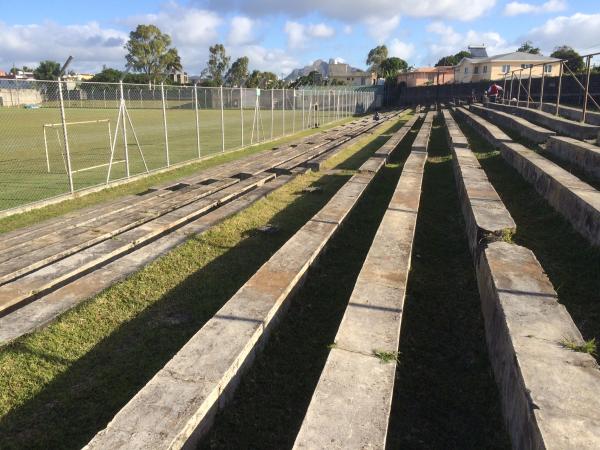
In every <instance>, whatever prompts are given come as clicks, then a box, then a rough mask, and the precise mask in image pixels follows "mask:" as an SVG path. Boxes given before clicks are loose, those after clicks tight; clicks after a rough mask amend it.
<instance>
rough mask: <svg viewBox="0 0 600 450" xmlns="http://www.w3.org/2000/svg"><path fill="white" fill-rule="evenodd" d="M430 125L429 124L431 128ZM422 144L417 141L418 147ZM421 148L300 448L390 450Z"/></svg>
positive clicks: (380, 236)
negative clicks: (393, 357)
mask: <svg viewBox="0 0 600 450" xmlns="http://www.w3.org/2000/svg"><path fill="white" fill-rule="evenodd" d="M428 124H429V126H430V122H429V123H424V124H423V126H427V125H428ZM413 148H414V147H413ZM421 148H422V147H421V146H419V147H417V149H416V150H415V151H413V152H412V153H411V154H410V156H409V157H408V159H407V160H406V163H405V164H404V168H403V171H402V175H401V177H400V180H399V181H398V184H397V186H396V189H395V191H394V194H393V196H392V199H391V201H390V204H389V206H388V208H387V210H386V212H385V214H384V216H383V219H382V221H381V224H380V225H379V228H378V230H377V233H376V235H375V238H374V240H373V243H372V245H371V248H370V249H369V253H368V254H367V257H366V259H365V262H364V264H363V267H362V270H361V272H360V274H359V276H358V279H357V280H356V284H355V286H354V290H353V292H352V295H351V297H350V300H349V303H348V307H347V308H346V312H345V313H344V317H343V318H342V321H341V324H340V327H339V330H338V332H337V335H336V338H335V345H334V347H333V348H332V350H331V352H330V353H329V356H328V358H327V361H326V363H325V367H324V369H323V373H322V374H321V377H320V379H319V382H318V384H317V387H316V389H315V392H314V394H313V397H312V400H311V402H310V405H309V407H308V411H307V413H306V416H305V417H304V420H303V422H302V427H301V428H300V432H299V434H298V436H297V438H296V442H295V444H294V448H296V449H304V448H307V449H316V448H340V449H359V448H384V447H385V440H386V435H387V426H388V420H389V414H390V408H391V404H392V396H393V391H394V378H395V374H396V362H395V361H392V362H390V363H387V364H386V363H384V362H383V361H382V360H381V359H380V358H378V357H377V356H376V354H375V352H387V353H390V354H396V353H397V351H398V341H399V339H400V325H401V322H402V311H403V308H404V297H405V291H406V281H407V278H408V272H409V270H410V260H411V253H412V243H413V239H414V233H415V226H416V222H417V212H418V209H419V201H420V196H421V184H422V180H423V168H424V166H425V161H426V159H427V154H426V153H425V152H423V151H422V150H421Z"/></svg>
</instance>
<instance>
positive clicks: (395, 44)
mask: <svg viewBox="0 0 600 450" xmlns="http://www.w3.org/2000/svg"><path fill="white" fill-rule="evenodd" d="M388 50H389V55H390V56H396V57H398V58H402V59H404V60H407V59H409V58H410V57H412V56H413V54H414V52H415V46H414V45H413V44H411V43H406V42H402V41H400V40H399V39H396V38H394V39H392V41H391V42H390V44H389V46H388Z"/></svg>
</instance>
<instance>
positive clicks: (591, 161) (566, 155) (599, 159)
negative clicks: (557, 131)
mask: <svg viewBox="0 0 600 450" xmlns="http://www.w3.org/2000/svg"><path fill="white" fill-rule="evenodd" d="M546 151H547V152H548V153H551V154H552V155H554V156H556V157H558V158H559V159H562V160H563V161H567V162H568V163H571V164H573V165H574V166H576V167H578V168H579V169H580V170H582V171H583V172H584V173H585V174H587V175H589V176H591V177H594V178H596V179H597V180H600V147H599V146H597V145H593V144H589V143H587V142H584V141H579V140H577V139H573V138H570V137H566V136H554V137H552V138H550V140H549V141H548V144H547V145H546Z"/></svg>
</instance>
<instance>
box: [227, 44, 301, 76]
mask: <svg viewBox="0 0 600 450" xmlns="http://www.w3.org/2000/svg"><path fill="white" fill-rule="evenodd" d="M236 53H237V54H236V55H235V56H236V57H237V56H242V55H243V56H247V57H248V58H249V59H250V69H251V70H252V69H259V70H263V71H269V72H273V73H275V74H277V75H281V74H282V73H283V74H285V75H287V74H288V73H290V72H291V71H292V70H293V69H295V68H296V67H298V66H299V65H300V62H299V61H298V60H297V59H296V58H294V57H293V56H290V55H289V53H288V52H286V51H284V50H281V49H267V48H264V47H262V46H260V45H247V46H243V47H240V48H238V49H236Z"/></svg>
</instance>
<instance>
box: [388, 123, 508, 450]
mask: <svg viewBox="0 0 600 450" xmlns="http://www.w3.org/2000/svg"><path fill="white" fill-rule="evenodd" d="M440 125H441V121H440V120H439V119H436V121H435V122H434V129H433V130H432V134H431V141H430V144H429V158H428V162H427V164H426V167H425V174H424V178H423V192H422V197H421V203H420V207H419V215H418V219H417V228H416V235H415V242H414V248H413V254H412V269H411V272H410V275H409V279H408V289H407V295H406V301H405V308H404V313H403V319H402V331H401V337H400V346H399V348H400V363H399V365H398V368H397V371H396V383H395V384H396V385H395V392H394V398H393V402H392V414H391V418H390V424H389V428H388V441H387V448H389V449H395V448H410V449H414V448H419V449H430V448H439V449H441V448H445V449H451V448H457V449H458V448H460V449H492V448H506V449H508V448H510V442H509V440H508V437H507V434H506V432H505V430H504V426H503V423H502V417H501V406H500V399H499V395H498V392H497V389H496V384H495V382H494V379H493V375H492V372H491V366H490V363H489V360H488V354H487V349H486V344H485V334H484V325H483V317H482V315H481V305H480V300H479V293H478V290H477V282H476V278H475V273H474V269H473V263H472V260H471V256H470V253H469V250H468V247H467V239H466V235H465V224H464V221H463V218H462V214H461V210H460V206H459V201H458V195H457V190H456V186H455V182H454V175H453V171H452V159H451V154H450V150H449V148H448V145H447V142H446V138H445V131H444V129H443V128H442V127H441V126H440Z"/></svg>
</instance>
